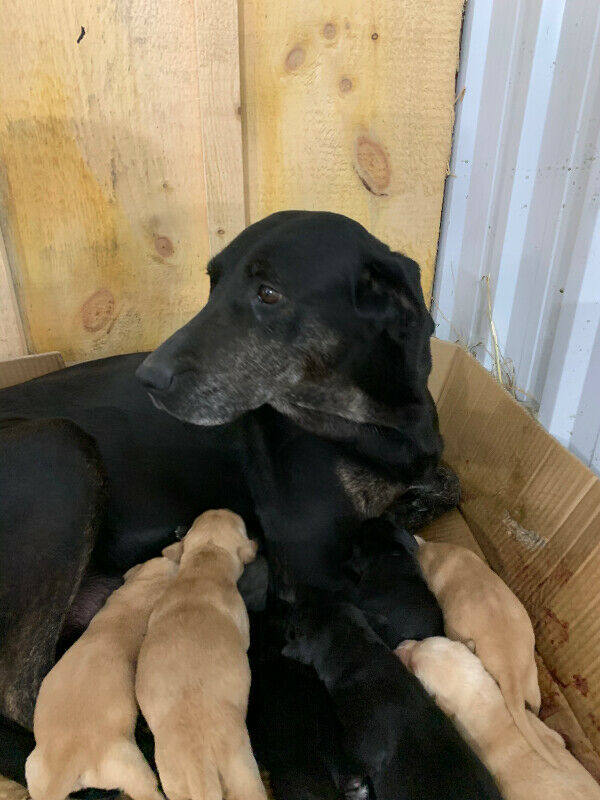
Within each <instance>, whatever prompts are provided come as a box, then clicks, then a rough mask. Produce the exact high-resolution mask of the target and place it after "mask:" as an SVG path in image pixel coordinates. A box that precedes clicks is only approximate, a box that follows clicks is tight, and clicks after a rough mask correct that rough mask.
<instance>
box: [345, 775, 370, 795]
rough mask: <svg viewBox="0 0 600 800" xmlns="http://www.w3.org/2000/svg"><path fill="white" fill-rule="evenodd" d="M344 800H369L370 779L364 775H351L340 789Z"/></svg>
mask: <svg viewBox="0 0 600 800" xmlns="http://www.w3.org/2000/svg"><path fill="white" fill-rule="evenodd" d="M340 788H341V790H342V794H343V796H344V800H369V797H370V795H371V792H370V789H369V779H368V778H367V777H365V776H364V775H351V776H349V777H348V778H346V779H345V780H344V782H343V784H342V786H341V787H340Z"/></svg>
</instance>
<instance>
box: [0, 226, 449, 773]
mask: <svg viewBox="0 0 600 800" xmlns="http://www.w3.org/2000/svg"><path fill="white" fill-rule="evenodd" d="M209 271H210V276H211V283H212V289H211V295H210V299H209V302H208V303H207V305H206V306H205V308H203V309H202V311H201V312H200V313H199V314H198V315H197V316H196V317H194V319H193V320H191V321H190V322H189V323H188V324H187V325H186V326H184V327H183V328H182V329H181V330H180V331H178V332H177V333H175V334H174V335H173V336H172V337H171V338H170V339H169V340H168V341H167V342H165V343H164V344H163V345H162V346H161V347H159V348H158V350H156V351H155V352H154V353H152V354H151V355H150V356H146V354H133V355H125V356H117V357H114V358H108V359H102V360H99V361H94V362H89V363H87V364H81V365H78V366H74V367H71V368H69V369H66V370H61V371H60V372H57V373H53V374H51V375H48V376H45V377H43V378H39V379H37V380H34V381H30V382H28V383H26V384H22V385H19V386H14V387H11V388H8V389H5V390H3V391H2V392H0V426H2V420H5V426H3V427H2V431H3V432H4V431H7V430H8V431H11V437H12V439H11V442H12V444H11V447H10V448H8V447H6V446H5V445H3V444H2V440H0V448H3V449H2V450H1V452H0V459H2V463H3V464H4V468H5V470H6V472H5V474H6V478H5V479H4V480H3V484H2V488H3V491H2V492H1V493H0V548H2V549H3V551H4V550H6V552H7V553H11V554H12V558H9V559H8V560H6V561H4V562H2V573H1V574H0V595H1V596H2V597H5V596H6V591H7V587H15V586H16V587H21V586H23V587H26V593H27V596H28V599H29V601H30V602H31V603H32V604H33V605H34V606H35V608H36V614H35V615H30V616H28V617H24V616H23V615H22V614H21V613H20V606H19V602H18V601H17V599H16V597H17V595H15V599H14V600H13V599H12V597H9V599H8V600H7V601H5V602H4V601H3V607H2V614H3V618H2V619H3V622H2V624H3V626H4V627H3V631H4V634H5V637H8V640H9V641H14V642H17V641H21V637H23V639H22V640H23V641H28V642H35V643H36V647H35V648H34V651H33V655H31V656H30V655H29V653H30V652H31V651H28V654H27V659H29V660H27V659H25V657H24V655H23V649H20V650H19V649H17V650H15V649H14V648H13V649H12V650H11V651H10V652H11V654H12V655H11V658H13V659H14V661H13V664H12V668H13V671H14V673H15V674H14V678H11V679H10V681H13V682H14V683H15V684H17V683H18V686H19V691H20V692H21V693H22V696H23V697H24V698H25V700H24V706H23V708H24V711H23V713H21V712H20V711H19V710H18V709H17V710H16V711H15V709H14V708H12V710H11V709H10V708H8V707H7V705H6V702H5V700H6V697H7V696H8V695H9V694H10V693H11V692H14V688H15V687H14V686H12V685H9V684H7V683H6V682H5V683H4V685H3V687H2V692H1V694H2V696H0V708H1V707H4V708H5V711H6V713H7V714H8V715H9V716H14V715H17V716H20V717H21V718H22V721H23V722H24V723H25V724H30V721H29V720H30V712H31V709H32V707H33V702H34V700H35V694H36V692H37V686H38V680H39V676H40V675H41V674H42V673H43V672H44V670H46V669H47V668H48V665H49V664H51V663H52V658H53V656H54V647H55V644H56V641H55V637H56V635H57V632H56V631H55V628H56V620H62V619H64V618H65V616H66V614H67V611H68V607H69V605H70V603H71V600H72V599H73V597H75V594H76V590H77V587H78V581H79V579H80V577H81V574H82V573H83V571H84V568H85V566H86V563H87V561H88V555H87V553H88V550H89V547H90V544H91V543H92V541H95V545H94V549H93V554H92V564H93V566H94V567H95V568H97V569H100V570H105V571H112V572H117V573H122V572H123V571H124V570H126V569H127V568H129V567H130V566H132V565H133V564H135V563H138V562H140V561H143V560H145V559H147V558H149V557H152V556H154V555H156V554H157V553H159V552H160V549H161V548H162V547H163V546H164V545H166V544H168V543H169V542H170V541H173V539H174V538H175V535H176V531H178V530H180V529H181V526H188V525H189V524H190V523H191V521H192V520H193V518H194V517H195V516H196V515H197V514H198V513H200V512H201V511H203V510H205V509H207V508H214V507H229V508H232V510H234V511H236V512H238V513H239V514H241V515H242V516H243V517H244V519H245V520H246V522H247V524H248V525H249V526H250V527H251V528H252V529H253V530H257V531H259V532H260V537H261V538H263V539H264V543H265V544H266V555H267V557H268V559H269V562H270V565H271V567H272V572H273V585H274V587H275V589H276V590H277V591H278V592H279V593H281V594H282V595H284V596H285V594H286V592H287V591H288V590H289V589H290V587H291V586H292V585H293V584H295V583H312V584H314V585H317V586H323V587H328V588H333V587H336V586H338V585H341V584H342V583H343V572H342V567H341V565H342V562H343V561H345V560H346V559H347V558H348V557H349V556H350V555H351V545H350V536H351V534H352V532H353V531H354V530H355V528H356V526H357V525H358V524H359V522H360V521H361V520H362V519H364V518H366V517H368V516H377V515H379V514H381V513H383V512H384V511H386V510H389V511H390V513H392V512H393V513H394V514H396V515H398V516H399V518H400V517H401V516H402V514H403V513H404V512H405V513H406V516H407V517H408V518H409V524H408V523H407V524H408V527H410V529H415V528H417V527H418V526H419V524H420V521H422V520H424V519H429V518H430V517H431V516H432V515H436V514H439V513H441V512H442V511H443V510H445V509H446V508H448V507H451V506H452V505H453V504H454V502H455V501H456V499H457V492H456V490H455V484H454V482H453V480H454V479H453V478H452V477H450V478H449V477H448V475H447V474H446V473H444V472H443V471H442V472H440V469H439V463H438V462H439V456H440V452H441V447H442V442H441V438H440V436H439V433H438V427H437V416H436V411H435V407H434V405H433V402H432V400H431V396H430V394H429V392H428V390H427V376H428V374H429V370H430V366H431V358H430V348H429V337H430V335H431V332H432V329H433V325H432V321H431V317H430V315H429V313H428V311H427V308H426V307H425V304H424V301H423V295H422V292H421V287H420V283H419V269H418V267H417V265H416V264H415V263H414V262H413V261H411V260H410V259H409V258H406V257H405V256H403V255H401V254H398V253H392V252H391V251H390V250H389V248H388V247H386V246H385V245H384V244H382V243H381V242H379V241H378V240H377V239H375V238H374V237H373V236H370V235H369V234H368V233H367V231H365V230H364V228H362V227H361V226H360V225H358V224H357V223H355V222H353V221H351V220H349V219H347V218H345V217H342V216H340V215H336V214H329V213H320V212H297V211H289V212H282V213H280V214H274V215H272V216H270V217H267V218H266V219H265V220H262V221H261V222H258V223H256V224H255V225H252V226H250V227H249V228H248V229H246V230H245V231H244V232H243V233H242V234H240V236H238V237H237V238H236V239H235V240H234V241H233V242H232V243H231V244H230V245H229V246H228V247H226V248H225V250H223V252H222V253H221V254H220V255H219V256H217V257H216V258H215V259H214V260H213V261H212V262H211V264H210V266H209ZM267 285H268V286H270V287H272V289H270V290H269V291H273V290H275V291H276V292H278V293H280V295H281V299H280V301H279V302H278V303H274V304H269V303H266V302H264V301H263V300H261V299H260V297H261V295H262V296H265V291H266V290H264V289H263V288H261V287H265V286H267ZM136 370H137V373H138V377H139V381H141V383H140V382H138V381H137V380H136V378H135V373H136ZM142 384H143V385H142ZM146 390H149V391H150V394H151V395H152V400H150V397H149V396H148V394H147V391H146ZM163 410H166V411H168V412H169V413H168V414H166V413H163ZM16 417H21V418H25V419H29V420H48V419H49V418H61V419H63V420H68V421H70V423H72V427H73V428H74V429H77V430H79V431H80V432H81V436H82V437H84V438H85V439H86V440H89V439H90V437H91V439H92V440H94V442H95V446H97V451H98V452H99V459H98V461H99V463H98V471H99V472H102V473H103V474H105V476H106V486H107V488H108V500H107V505H106V510H105V512H104V513H103V512H102V504H101V501H100V499H98V501H97V503H96V507H95V508H94V509H92V510H90V514H91V515H92V517H93V519H94V520H95V521H96V522H95V523H94V524H95V525H96V528H97V529H98V530H97V535H96V532H94V533H93V536H90V537H88V538H86V537H85V536H84V535H83V534H82V533H81V532H80V530H81V529H80V528H79V529H76V528H74V527H73V526H72V521H73V519H74V515H75V516H76V513H78V512H77V507H78V503H79V502H80V500H81V498H82V497H84V498H86V497H87V498H91V497H92V495H93V493H94V492H95V491H96V488H95V487H96V486H97V483H98V477H97V475H94V474H92V471H90V472H88V473H84V472H83V471H81V470H76V471H75V472H74V471H73V470H72V469H71V468H70V467H69V466H68V465H67V464H63V463H61V462H60V460H59V461H58V462H57V463H55V464H53V466H52V467H51V468H49V467H45V466H44V464H45V462H44V460H43V459H41V458H40V453H41V452H42V450H43V444H42V440H41V439H36V437H35V435H34V436H33V438H32V439H30V437H29V435H25V429H24V428H22V427H21V425H20V424H19V423H17V422H15V421H14V420H15V418H16ZM36 424H38V423H36ZM44 424H45V423H44ZM21 436H22V437H23V441H22V442H21V443H20V442H19V441H18V440H19V437H21ZM13 462H14V464H17V465H22V466H23V472H20V473H19V475H18V476H17V477H13V471H12V470H13ZM36 462H38V464H39V469H38V468H37V467H36V469H37V471H38V472H40V471H44V470H45V472H44V475H43V476H41V477H40V476H38V477H39V479H38V478H36V479H32V478H31V477H29V476H28V467H29V466H32V465H34V464H35V463H36ZM19 469H21V467H20V466H19ZM16 474H17V473H16V472H15V473H14V475H16ZM32 474H33V473H32ZM82 480H83V482H84V483H83V484H82V483H81V481H82ZM53 485H56V486H61V487H62V490H63V492H64V499H63V502H62V506H61V514H59V515H57V516H56V517H55V518H54V519H53V524H52V526H50V527H49V528H48V529H47V531H46V534H45V536H44V538H43V540H42V541H40V542H38V539H36V534H35V531H32V530H31V526H30V525H29V524H28V523H27V521H26V519H25V517H26V515H25V514H24V512H23V509H28V508H30V507H35V508H37V509H38V510H39V519H40V525H41V521H42V520H43V519H44V515H45V514H46V513H47V511H48V509H49V508H50V506H49V502H48V500H49V498H50V497H51V489H50V487H51V486H53ZM444 487H446V488H447V487H450V491H446V492H445V491H444ZM453 487H454V488H453ZM430 493H431V502H430V503H428V500H427V498H428V496H429V494H430ZM405 497H406V498H407V500H406V504H405V503H404V500H403V498H405ZM440 498H442V499H440ZM61 515H62V518H61ZM6 520H10V522H7V521H6ZM77 530H79V533H78V534H77V532H76V531H77ZM77 535H78V536H79V539H77V538H76V536H77ZM13 541H16V542H19V543H22V544H19V546H18V548H17V549H16V550H15V549H13V546H12V542H13ZM33 547H34V549H35V554H36V557H35V559H32V558H30V557H29V556H28V555H27V554H26V553H25V552H23V548H25V549H27V548H29V549H30V550H31V549H32V548H33ZM53 559H56V561H54V560H53ZM51 575H54V576H55V575H60V576H61V577H60V581H61V586H62V589H61V591H60V592H58V593H55V594H53V592H52V591H50V588H49V587H51V586H53V585H54V584H53V583H52V581H53V580H55V579H54V578H51V577H50V576H51ZM56 580H58V579H56ZM49 629H51V630H52V634H51V635H48V634H47V631H48V630H49ZM4 641H7V639H6V638H5V639H4ZM4 641H3V643H2V645H0V647H2V651H1V652H0V659H2V657H3V655H2V654H3V653H4V654H6V653H7V652H8V651H7V650H6V649H5V647H4ZM28 664H30V665H31V664H34V668H33V672H31V671H29V669H22V668H23V667H26V666H27V665H28ZM32 676H34V677H32ZM10 681H9V683H10ZM1 771H2V759H1V758H0V772H1Z"/></svg>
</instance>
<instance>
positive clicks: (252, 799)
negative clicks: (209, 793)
mask: <svg viewBox="0 0 600 800" xmlns="http://www.w3.org/2000/svg"><path fill="white" fill-rule="evenodd" d="M222 747H223V750H222V759H223V762H222V764H219V767H220V770H221V774H222V777H223V783H224V788H225V793H226V796H227V800H266V797H267V794H266V792H265V787H264V784H263V782H262V780H261V777H260V772H259V771H258V766H257V764H256V760H255V758H254V754H253V752H252V747H251V745H250V738H249V736H248V732H247V731H246V729H245V728H244V731H243V733H242V734H241V736H240V738H239V739H237V741H233V742H224V743H223V745H222Z"/></svg>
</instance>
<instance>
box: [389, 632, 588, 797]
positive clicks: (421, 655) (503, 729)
mask: <svg viewBox="0 0 600 800" xmlns="http://www.w3.org/2000/svg"><path fill="white" fill-rule="evenodd" d="M396 653H397V655H399V657H400V659H401V661H402V662H403V663H404V664H405V665H406V666H407V667H408V669H410V670H411V671H412V672H414V674H415V675H416V676H417V678H418V679H419V680H420V681H421V683H422V684H423V686H424V687H425V688H426V689H427V691H428V692H429V693H430V694H432V695H433V696H434V698H435V701H436V703H437V704H438V706H439V707H440V708H441V709H442V711H445V712H446V713H447V714H448V715H449V716H451V717H452V718H453V721H454V723H455V724H456V726H457V727H458V730H459V731H460V732H461V734H462V735H463V736H464V738H465V739H466V740H467V741H468V742H469V744H470V745H471V746H472V747H473V749H474V750H475V752H476V753H477V755H478V756H479V757H480V758H481V760H482V761H483V763H484V764H485V765H486V766H487V767H488V769H489V770H490V772H491V773H492V774H493V775H494V777H495V778H496V780H497V781H498V787H499V788H500V791H501V792H502V796H503V797H504V798H505V800H600V787H599V786H598V784H597V783H596V781H595V780H594V779H593V778H592V776H591V775H590V774H589V772H587V771H586V770H585V769H584V768H583V767H582V766H581V764H580V763H579V762H578V761H576V760H575V759H574V758H573V756H572V755H571V754H570V753H569V752H568V751H567V750H566V749H565V746H564V742H563V740H562V738H561V737H560V736H559V735H558V733H556V732H555V731H553V730H551V729H550V728H548V727H547V726H546V725H544V723H543V722H542V721H541V720H539V719H538V718H537V717H535V716H534V715H533V714H532V713H531V712H529V711H527V712H525V713H526V714H527V716H528V718H529V722H530V724H531V726H532V727H534V728H535V730H536V731H537V732H538V735H539V737H540V738H541V739H543V741H544V743H545V745H546V747H547V748H548V749H549V750H550V752H551V753H552V755H553V758H554V760H555V762H556V765H557V767H558V769H554V768H553V767H550V766H548V764H546V762H545V761H544V759H542V758H540V756H539V755H538V753H537V752H535V750H534V749H533V748H532V747H531V745H530V744H529V743H528V742H527V740H526V739H525V738H524V737H523V736H522V734H521V732H520V731H519V729H518V728H517V727H516V725H515V723H514V720H513V719H512V717H511V715H510V714H509V712H508V709H507V707H506V704H505V702H504V699H503V697H502V694H501V692H500V690H499V689H498V686H497V685H496V682H495V681H494V679H493V678H492V677H491V675H490V674H489V673H488V672H486V670H485V669H484V667H483V665H482V663H481V661H480V660H479V659H478V658H477V656H475V655H473V653H471V652H470V650H468V649H467V648H466V647H465V646H464V645H463V644H461V643H460V642H451V641H449V640H448V639H444V638H443V637H434V638H432V639H425V640H424V641H423V642H414V641H407V642H403V643H402V644H401V645H400V647H399V648H398V649H397V650H396Z"/></svg>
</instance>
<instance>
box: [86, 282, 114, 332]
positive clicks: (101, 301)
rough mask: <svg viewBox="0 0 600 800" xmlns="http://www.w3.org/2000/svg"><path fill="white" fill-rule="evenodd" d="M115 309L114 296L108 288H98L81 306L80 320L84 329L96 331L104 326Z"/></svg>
mask: <svg viewBox="0 0 600 800" xmlns="http://www.w3.org/2000/svg"><path fill="white" fill-rule="evenodd" d="M114 310H115V298H114V295H113V293H112V292H111V291H109V290H108V289H98V290H97V291H95V292H94V293H93V294H91V295H90V296H89V297H88V299H87V300H86V301H85V303H84V304H83V305H82V306H81V321H82V323H83V327H84V328H85V330H86V331H89V332H90V333H97V332H98V331H101V330H102V329H103V328H106V326H107V325H108V323H109V322H110V320H111V319H112V316H113V313H114Z"/></svg>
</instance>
